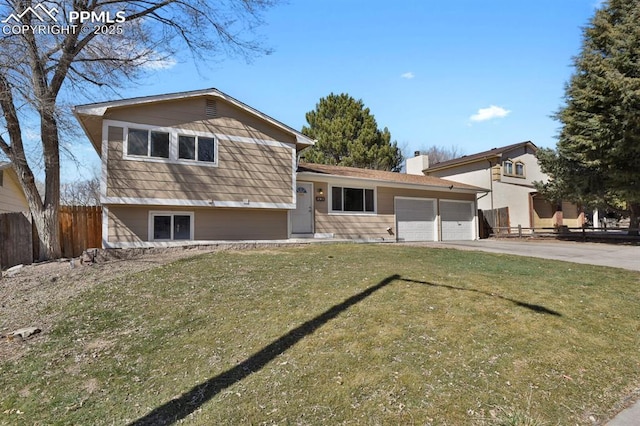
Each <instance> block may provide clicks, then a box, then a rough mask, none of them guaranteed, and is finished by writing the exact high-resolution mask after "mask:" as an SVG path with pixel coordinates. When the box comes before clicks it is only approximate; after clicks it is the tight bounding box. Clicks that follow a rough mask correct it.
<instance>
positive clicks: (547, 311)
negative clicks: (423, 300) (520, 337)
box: [400, 278, 562, 317]
mask: <svg viewBox="0 0 640 426" xmlns="http://www.w3.org/2000/svg"><path fill="white" fill-rule="evenodd" d="M400 280H402V281H406V282H408V283H416V284H422V285H428V286H431V287H442V288H448V289H449V290H458V291H470V292H473V293H479V294H484V295H486V296H491V297H496V298H498V299H502V300H507V301H509V302H511V303H513V304H515V305H516V306H520V307H522V308H527V309H531V310H532V311H534V312H537V313H539V314H546V315H554V316H556V317H561V316H562V314H561V313H560V312H556V311H554V310H552V309H549V308H545V307H544V306H541V305H534V304H531V303H526V302H521V301H519V300H515V299H510V298H508V297H504V296H500V295H499V294H495V293H489V292H488V291H482V290H476V289H475V288H464V287H456V286H453V285H448V284H436V283H430V282H428V281H417V280H411V279H409V278H400Z"/></svg>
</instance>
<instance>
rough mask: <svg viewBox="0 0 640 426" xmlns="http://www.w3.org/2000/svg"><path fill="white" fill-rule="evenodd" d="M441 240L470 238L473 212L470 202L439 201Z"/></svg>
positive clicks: (472, 232)
mask: <svg viewBox="0 0 640 426" xmlns="http://www.w3.org/2000/svg"><path fill="white" fill-rule="evenodd" d="M440 216H441V233H442V241H455V240H472V239H473V238H474V235H475V233H474V229H473V228H474V223H475V222H474V220H473V219H474V217H475V215H474V212H473V203H472V202H459V201H444V200H441V201H440Z"/></svg>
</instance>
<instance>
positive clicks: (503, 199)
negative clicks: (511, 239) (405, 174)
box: [407, 141, 584, 228]
mask: <svg viewBox="0 0 640 426" xmlns="http://www.w3.org/2000/svg"><path fill="white" fill-rule="evenodd" d="M537 149H538V148H537V147H536V146H535V145H534V144H533V143H532V142H530V141H526V142H520V143H517V144H513V145H508V146H505V147H502V148H494V149H491V150H489V151H484V152H480V153H477V154H473V155H466V156H463V157H460V158H456V159H453V160H449V161H443V162H440V163H436V164H429V161H428V159H427V158H425V157H426V156H416V157H414V158H412V159H409V160H408V163H407V164H408V170H409V169H410V171H411V172H413V173H416V172H418V171H419V170H421V171H422V172H423V173H424V174H425V175H427V176H434V177H440V178H444V179H449V180H453V181H456V182H461V183H466V184H470V185H477V186H481V187H485V188H488V189H490V190H491V192H489V193H488V194H487V195H481V196H480V197H479V198H478V208H479V209H481V210H483V211H485V212H487V213H488V214H487V217H490V218H493V217H497V210H499V209H502V210H504V209H505V208H507V209H508V221H507V223H504V222H503V223H500V224H499V225H500V226H508V227H517V226H522V227H523V228H553V227H560V226H568V227H578V226H582V224H583V223H584V214H583V213H582V212H581V210H580V209H579V208H578V207H577V206H576V205H575V204H572V203H568V202H562V203H559V204H558V205H555V204H552V203H550V202H548V201H547V200H545V199H544V198H543V197H542V196H541V195H540V194H539V193H538V192H537V191H536V189H535V187H534V185H533V182H534V181H541V182H546V181H547V180H548V179H549V177H548V176H547V175H546V174H544V173H542V171H541V170H540V165H539V164H538V160H537V158H536V155H535V153H536V151H537ZM491 212H496V214H495V215H494V214H492V213H491ZM496 220H497V219H496ZM489 225H490V226H493V224H492V223H490V224H489Z"/></svg>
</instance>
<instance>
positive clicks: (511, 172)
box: [503, 160, 524, 177]
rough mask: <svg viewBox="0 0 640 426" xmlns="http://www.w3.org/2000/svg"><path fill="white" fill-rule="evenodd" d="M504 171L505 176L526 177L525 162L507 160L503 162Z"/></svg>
mask: <svg viewBox="0 0 640 426" xmlns="http://www.w3.org/2000/svg"><path fill="white" fill-rule="evenodd" d="M503 173H504V175H505V176H516V177H524V163H523V162H522V161H516V162H513V161H511V160H506V161H505V162H504V163H503Z"/></svg>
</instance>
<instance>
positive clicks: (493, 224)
mask: <svg viewBox="0 0 640 426" xmlns="http://www.w3.org/2000/svg"><path fill="white" fill-rule="evenodd" d="M487 161H488V162H489V189H490V191H491V219H492V222H493V223H492V224H491V227H492V228H495V227H496V214H495V212H494V209H493V164H491V159H487Z"/></svg>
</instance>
